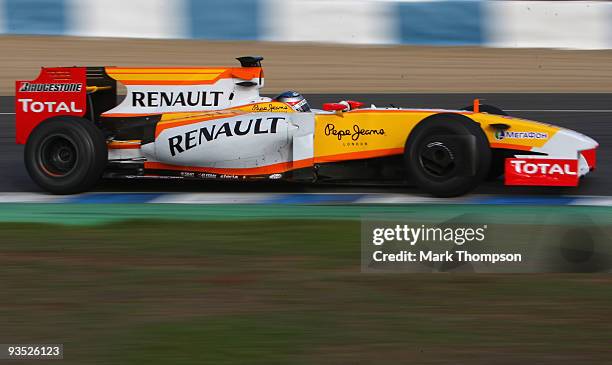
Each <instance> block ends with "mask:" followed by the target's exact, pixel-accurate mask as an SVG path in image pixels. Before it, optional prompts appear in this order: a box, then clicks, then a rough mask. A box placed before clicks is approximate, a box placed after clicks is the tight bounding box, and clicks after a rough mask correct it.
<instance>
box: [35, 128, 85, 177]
mask: <svg viewBox="0 0 612 365" xmlns="http://www.w3.org/2000/svg"><path fill="white" fill-rule="evenodd" d="M77 158H78V155H77V149H76V146H75V145H74V143H73V141H72V140H71V139H70V138H69V137H68V136H66V135H63V134H54V135H51V136H48V137H46V138H45V139H44V140H43V142H42V143H41V144H40V149H39V153H38V164H39V166H40V167H41V168H42V170H43V171H44V172H45V173H46V174H48V175H50V176H56V177H61V176H65V175H68V174H70V173H71V172H72V170H74V168H75V166H76V163H77Z"/></svg>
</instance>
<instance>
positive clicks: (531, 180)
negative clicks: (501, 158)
mask: <svg viewBox="0 0 612 365" xmlns="http://www.w3.org/2000/svg"><path fill="white" fill-rule="evenodd" d="M505 168H506V170H505V175H506V177H505V184H506V185H531V186H578V177H579V175H578V160H571V159H551V158H507V159H506V166H505Z"/></svg>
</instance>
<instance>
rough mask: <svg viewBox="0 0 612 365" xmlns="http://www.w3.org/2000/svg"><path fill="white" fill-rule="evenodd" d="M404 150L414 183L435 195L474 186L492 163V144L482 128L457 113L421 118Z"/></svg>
mask: <svg viewBox="0 0 612 365" xmlns="http://www.w3.org/2000/svg"><path fill="white" fill-rule="evenodd" d="M404 153H405V156H404V157H405V161H406V167H407V170H408V173H409V174H410V176H411V177H412V178H413V179H414V181H415V183H416V185H417V186H418V187H419V188H421V189H422V190H424V191H426V192H428V193H430V194H432V195H434V196H437V197H453V196H459V195H463V194H465V193H467V192H469V191H471V190H473V189H474V188H475V187H476V186H477V185H478V184H479V183H480V182H481V181H482V180H483V179H484V178H485V177H486V176H487V173H488V171H489V166H490V164H491V148H490V147H489V142H488V140H487V138H486V136H485V134H484V133H483V131H482V129H481V128H480V126H479V125H478V124H477V123H475V122H474V121H472V120H471V119H469V118H468V117H466V116H463V115H459V114H436V115H433V116H431V117H428V118H426V119H425V120H423V121H421V122H420V123H419V124H418V125H417V126H416V127H415V128H414V129H413V130H412V132H411V133H410V136H409V137H408V140H407V142H406V148H405V152H404Z"/></svg>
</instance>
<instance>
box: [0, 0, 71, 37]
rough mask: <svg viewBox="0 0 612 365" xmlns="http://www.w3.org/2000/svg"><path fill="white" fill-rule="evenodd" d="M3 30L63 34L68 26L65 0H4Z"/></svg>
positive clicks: (20, 32) (21, 32)
mask: <svg viewBox="0 0 612 365" xmlns="http://www.w3.org/2000/svg"><path fill="white" fill-rule="evenodd" d="M2 13H3V14H4V17H5V20H4V22H3V23H4V25H5V32H6V33H13V34H52V35H58V34H64V33H65V32H66V29H67V27H68V19H67V9H66V2H65V0H5V2H4V11H3V12H2Z"/></svg>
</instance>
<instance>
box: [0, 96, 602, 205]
mask: <svg viewBox="0 0 612 365" xmlns="http://www.w3.org/2000/svg"><path fill="white" fill-rule="evenodd" d="M307 98H308V100H309V102H310V104H311V106H313V107H320V106H321V104H322V103H323V102H334V101H338V100H342V99H352V100H359V101H363V102H365V103H366V104H368V105H369V104H370V103H373V104H376V105H377V106H389V105H393V106H397V107H413V108H449V109H455V108H461V107H464V106H467V105H470V104H471V102H472V100H473V99H474V98H480V99H481V100H482V103H486V104H492V105H495V106H498V107H500V108H502V109H504V110H506V111H507V112H508V113H509V114H510V115H513V116H517V117H521V118H526V119H532V120H537V121H542V122H547V123H551V124H555V125H559V126H562V127H566V128H569V129H573V130H575V131H578V132H581V133H584V134H586V135H588V136H590V137H592V138H594V139H595V140H597V141H598V142H599V144H600V147H599V150H598V154H597V170H596V171H594V172H592V173H590V174H589V175H588V176H587V177H586V178H584V179H582V181H581V184H580V186H579V187H577V188H550V187H506V186H504V185H503V182H502V181H501V180H500V181H491V182H484V183H483V184H482V185H481V187H479V188H478V189H477V190H476V191H475V193H478V194H499V195H534V194H535V195H562V194H567V195H611V192H612V94H603V93H602V94H586V93H583V94H345V95H339V94H326V95H307ZM14 138H15V115H14V98H13V97H8V96H6V97H0V171H2V173H1V174H2V175H1V178H0V191H1V192H40V191H41V190H40V188H38V186H36V185H35V184H34V183H33V182H32V181H31V180H30V178H29V176H28V174H27V172H26V170H25V168H24V164H23V146H19V145H16V144H15V142H14ZM95 190H96V191H105V192H139V191H145V192H150V191H161V192H165V191H169V192H181V191H185V192H230V193H231V192H260V191H262V192H308V193H310V192H317V193H324V192H334V193H341V192H351V193H361V192H363V193H376V192H381V193H382V192H387V193H389V192H392V193H406V194H412V195H421V194H422V193H421V192H420V191H419V190H418V189H416V188H414V187H403V186H392V187H391V186H384V187H380V186H364V185H360V186H345V185H303V184H289V183H283V182H267V183H232V182H227V181H219V182H217V181H213V182H209V181H133V180H130V181H123V180H109V181H103V182H101V183H100V184H99V185H98V186H97V187H96V189H95Z"/></svg>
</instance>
